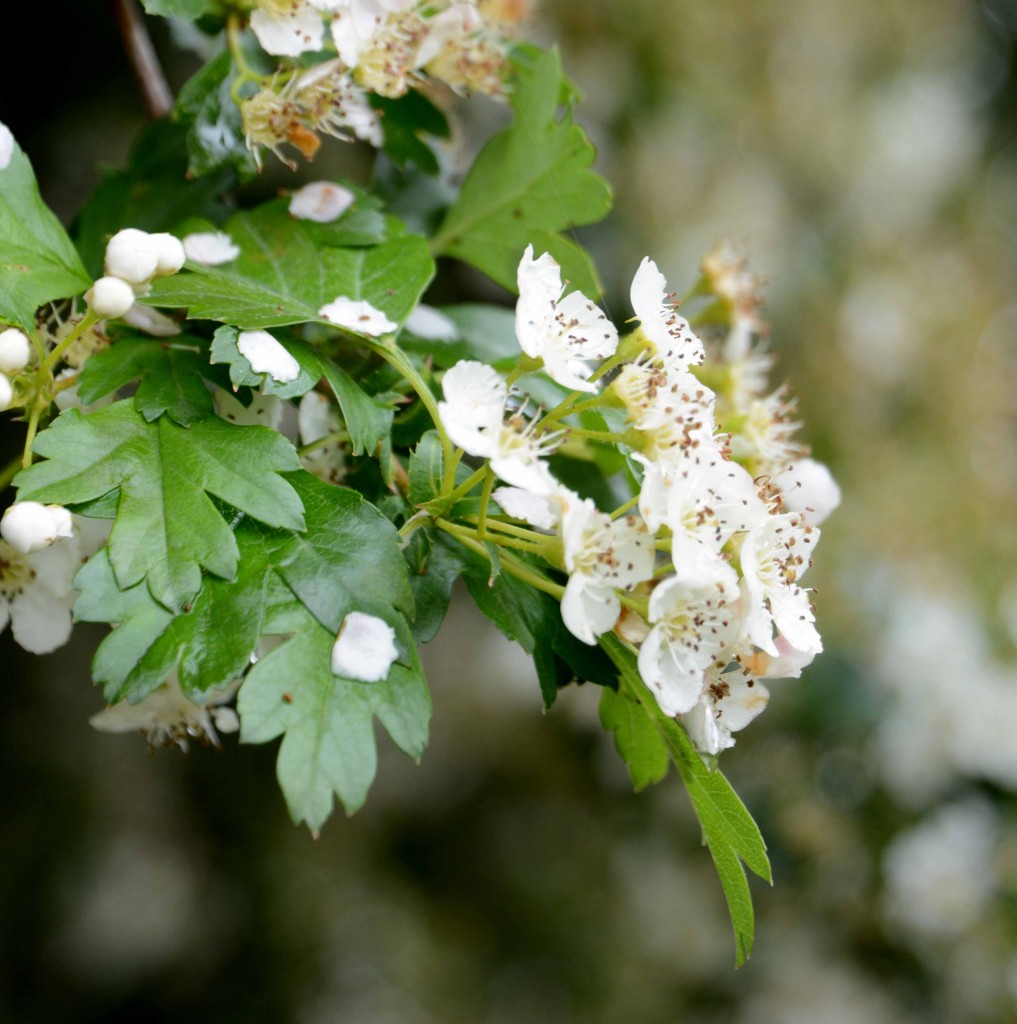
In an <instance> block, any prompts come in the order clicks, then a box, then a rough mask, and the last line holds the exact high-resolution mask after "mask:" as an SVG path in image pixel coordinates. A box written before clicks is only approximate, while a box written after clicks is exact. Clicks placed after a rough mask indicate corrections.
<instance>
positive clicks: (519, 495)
mask: <svg viewBox="0 0 1017 1024" xmlns="http://www.w3.org/2000/svg"><path fill="white" fill-rule="evenodd" d="M494 500H495V501H496V502H498V504H499V505H500V506H501V507H502V508H503V509H504V510H505V512H506V513H507V514H508V515H510V516H512V518H513V519H521V520H522V521H523V522H524V523H529V524H530V525H531V526H536V527H537V529H538V530H551V529H554V527H555V526H556V525H557V523H558V511H557V509H556V508H555V503H554V502H552V501H550V500H548V499H547V498H546V497H544V496H543V495H540V494H531V493H530V492H529V491H524V490H523V489H522V488H521V487H498V488H496V489H495V492H494Z"/></svg>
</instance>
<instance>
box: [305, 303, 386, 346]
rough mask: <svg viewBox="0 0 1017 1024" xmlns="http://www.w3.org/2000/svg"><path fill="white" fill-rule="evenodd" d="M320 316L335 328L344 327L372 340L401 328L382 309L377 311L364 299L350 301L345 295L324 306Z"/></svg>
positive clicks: (319, 313)
mask: <svg viewBox="0 0 1017 1024" xmlns="http://www.w3.org/2000/svg"><path fill="white" fill-rule="evenodd" d="M318 316H319V317H321V319H322V320H324V321H325V322H326V323H329V324H332V325H333V326H335V327H342V328H344V329H345V330H347V331H353V332H354V333H356V334H366V335H369V336H370V337H372V338H375V337H377V336H378V335H379V334H389V333H391V332H392V331H394V330H396V329H397V328H398V327H399V325H398V324H395V323H393V322H392V321H391V320H389V318H388V317H387V316H385V314H384V313H383V312H382V311H381V310H380V309H376V308H375V307H374V306H372V305H371V304H370V303H369V302H367V301H365V300H364V299H349V298H347V297H346V296H345V295H340V296H338V298H336V299H334V300H333V301H332V302H330V303H328V304H327V305H325V306H322V307H321V309H319V310H318Z"/></svg>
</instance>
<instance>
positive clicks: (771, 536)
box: [439, 248, 839, 754]
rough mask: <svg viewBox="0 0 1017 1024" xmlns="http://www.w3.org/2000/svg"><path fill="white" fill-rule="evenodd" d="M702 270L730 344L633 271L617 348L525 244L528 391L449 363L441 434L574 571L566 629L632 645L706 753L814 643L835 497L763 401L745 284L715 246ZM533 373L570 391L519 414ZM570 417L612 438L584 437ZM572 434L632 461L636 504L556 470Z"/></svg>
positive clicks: (721, 743) (797, 666)
mask: <svg viewBox="0 0 1017 1024" xmlns="http://www.w3.org/2000/svg"><path fill="white" fill-rule="evenodd" d="M704 272H705V275H704V276H705V279H706V280H705V285H704V286H703V289H702V290H703V291H706V292H707V293H708V294H710V295H711V296H712V297H713V299H714V305H713V306H712V307H708V310H709V317H708V318H704V322H709V320H712V321H713V322H716V319H717V309H718V308H719V309H720V310H721V312H722V313H724V314H725V316H724V318H723V319H722V320H721V323H722V324H723V326H725V327H726V328H727V331H726V334H725V335H724V336H723V337H719V338H713V337H711V338H709V339H708V343H705V344H704V341H703V339H702V338H701V337H700V336H699V334H697V333H696V331H695V330H694V329H693V326H692V325H691V324H690V322H689V321H688V320H687V319H685V317H683V316H682V315H681V314H679V312H678V309H677V306H676V304H675V303H674V301H673V299H672V296H671V295H670V294H669V293H668V290H667V285H666V282H665V280H664V277H663V275H662V274H661V273H660V271H659V270H658V269H657V267H656V265H655V264H654V263H653V262H652V261H651V260H649V259H645V260H643V262H642V264H641V265H640V267H639V269H638V270H637V272H636V274H635V277H634V279H633V281H632V287H631V295H630V297H631V302H632V307H633V310H634V311H635V317H636V319H637V320H638V321H639V326H638V328H636V329H635V330H634V331H633V332H632V333H631V334H630V335H629V336H628V337H626V338H624V339H622V340H621V342H619V338H618V335H617V332H616V331H615V329H614V327H613V326H612V325H611V323H610V322H609V321H608V320H607V318H606V316H605V315H604V314H603V312H601V311H600V310H599V309H598V308H597V306H596V305H595V304H594V303H593V302H591V301H590V300H589V299H588V298H587V297H586V296H584V295H582V294H581V293H580V292H578V291H571V292H568V293H567V294H564V289H563V285H562V281H561V277H560V272H559V268H558V266H557V264H556V263H555V261H554V260H553V259H552V258H551V256H549V255H547V254H544V255H542V256H540V257H539V258H538V259H534V254H533V251H532V248H531V249H528V250H527V252H526V253H525V254H524V256H523V259H522V262H521V263H520V265H519V276H518V279H519V301H518V304H517V306H516V333H517V337H518V341H519V344H520V347H521V349H522V351H523V353H524V354H525V357H524V360H523V361H522V362H521V364H520V369H521V372H520V373H518V374H516V375H514V376H515V378H516V379H520V378H521V379H520V383H519V384H518V385H517V386H516V388H510V386H509V383H508V382H507V381H506V380H504V379H503V378H502V377H501V375H500V374H498V373H497V372H495V371H494V370H493V369H492V368H491V367H489V366H486V365H484V364H482V363H477V362H472V361H463V362H460V363H458V364H456V365H455V366H453V367H452V368H451V369H449V370H448V371H447V373H446V374H445V378H444V382H443V389H444V393H445V400H444V402H442V403H441V405H440V406H439V411H440V415H441V418H442V422H443V424H444V426H445V429H446V431H447V433H448V436H449V438H450V439H451V441H452V442H453V443H454V444H456V445H458V446H459V447H460V448H462V449H463V451H464V452H467V453H468V454H470V455H474V456H478V457H480V458H483V459H486V460H488V463H489V465H490V469H491V471H493V473H494V474H495V475H496V476H497V477H499V478H500V479H501V480H503V481H504V482H505V483H507V484H510V485H511V487H507V488H499V489H498V490H497V491H495V492H494V497H495V500H496V501H498V502H499V503H500V508H501V510H502V511H503V512H504V513H505V518H506V519H515V520H516V521H522V522H526V523H529V524H530V525H532V526H535V527H537V528H538V529H539V530H540V531H542V532H543V533H547V531H550V530H552V529H553V530H554V531H555V532H554V534H553V535H551V536H549V537H547V538H546V542H544V543H543V544H541V543H540V542H539V541H534V550H538V548H539V552H540V554H541V555H542V556H543V557H544V559H545V560H546V561H548V562H549V563H550V564H551V565H552V566H554V567H555V568H556V569H558V570H560V571H562V572H564V573H566V574H567V576H568V581H567V584H566V586H565V587H564V590H563V591H562V594H561V612H562V619H563V621H564V623H565V625H566V627H567V628H568V629H569V631H570V632H571V633H573V634H574V635H575V636H576V637H577V638H578V639H579V640H581V641H583V642H584V643H587V644H595V643H596V642H597V637H598V636H601V635H603V634H605V633H608V632H610V631H614V632H615V633H617V634H618V635H619V636H620V637H622V638H623V639H624V640H626V641H627V642H628V643H630V644H631V645H632V646H633V647H634V648H637V649H638V666H639V671H640V674H641V676H642V678H643V681H644V682H645V684H646V686H647V687H648V688H649V690H650V692H651V693H652V694H653V696H654V697H655V698H656V701H657V703H658V704H659V706H660V708H661V710H662V711H663V712H664V713H665V714H667V715H669V716H681V718H682V720H683V721H684V724H685V726H686V728H687V730H688V732H689V734H690V736H691V737H692V739H693V742H694V743H695V744H696V746H697V747H698V748H699V749H700V750H701V751H703V752H704V753H708V754H716V753H718V752H719V751H720V750H722V749H724V748H726V747H729V746H731V745H732V744H733V743H734V740H733V738H732V733H733V732H735V731H737V730H738V729H740V728H742V727H743V726H744V725H746V724H747V723H748V722H749V721H751V720H752V719H753V718H754V717H755V716H756V715H757V714H759V712H760V711H762V710H763V708H764V707H765V706H766V702H767V698H768V693H767V690H766V687H765V686H764V685H763V684H762V683H761V682H760V680H762V679H770V678H775V677H781V676H797V675H799V674H800V672H801V670H802V668H803V667H804V666H806V665H807V664H808V663H809V662H810V661H811V660H812V659H813V657H814V656H815V655H816V654H817V653H818V652H819V651H820V650H821V649H822V644H821V641H820V638H819V634H818V632H817V631H816V628H815V619H814V615H813V610H812V605H811V602H810V597H809V591H808V589H807V588H806V587H804V586H803V585H802V577H803V576H804V575H805V572H806V571H807V569H808V568H809V565H810V564H811V558H812V551H813V549H814V548H815V546H816V543H817V541H818V539H819V530H818V528H817V527H818V524H819V522H820V521H821V520H822V519H823V518H824V517H825V516H826V515H827V514H828V513H829V512H830V511H832V510H833V508H834V507H836V504H837V502H838V501H839V493H838V491H837V488H836V484H835V483H834V482H833V479H832V477H831V476H830V474H829V471H828V470H827V469H826V467H824V466H822V464H820V463H818V462H815V461H814V460H811V459H808V458H806V457H805V454H806V451H805V449H804V448H803V447H802V446H801V445H799V444H798V443H797V442H796V441H795V440H794V438H793V433H794V430H795V428H796V426H797V424H796V423H794V422H793V421H792V420H791V418H790V416H789V414H788V413H789V409H790V408H791V403H790V401H789V399H788V398H787V396H786V392H785V390H784V389H779V390H777V391H775V392H773V393H769V394H768V393H766V390H765V389H766V386H767V382H766V378H767V373H766V371H767V370H768V369H769V361H770V359H769V356H767V355H766V354H765V352H762V351H761V350H760V349H759V348H758V347H756V346H755V345H754V344H753V337H754V335H756V334H757V333H759V332H760V330H761V327H762V325H761V322H760V321H759V320H758V313H757V311H758V305H759V303H758V298H757V297H756V294H755V281H754V279H752V278H750V277H749V276H748V275H747V274H746V273H745V272H744V265H743V263H742V262H741V261H740V260H737V259H734V258H733V257H731V256H730V255H729V254H727V253H726V251H725V252H723V253H714V254H711V256H710V257H709V258H708V259H707V261H706V262H705V264H704ZM725 320H726V323H725V322H724V321H725ZM704 333H705V332H704ZM540 368H542V369H543V370H544V372H546V374H547V375H548V376H549V377H550V378H551V380H552V381H554V382H555V383H556V384H558V385H560V386H561V388H563V389H567V390H568V391H569V392H570V394H569V395H567V396H566V397H565V398H564V399H563V401H562V403H561V404H560V405H559V406H558V407H557V408H556V409H553V410H552V411H551V412H549V413H548V414H546V415H544V416H541V415H540V414H539V412H537V413H534V414H533V415H530V416H528V415H527V414H526V410H527V408H528V407H529V403H528V402H527V400H526V399H525V398H522V397H519V395H520V392H522V391H525V380H526V378H525V376H523V374H525V373H526V372H532V371H534V370H535V369H540ZM603 381H607V382H608V383H607V385H606V387H604V388H603V389H602V388H601V384H602V382H603ZM707 381H709V382H710V383H711V384H713V385H714V386H712V387H711V386H708V384H707ZM591 395H592V396H593V397H586V396H591ZM580 411H582V412H583V413H585V414H586V415H589V413H591V412H594V411H595V412H596V413H599V415H600V417H601V419H602V421H603V423H604V425H606V426H610V425H612V424H613V425H614V426H615V427H616V428H617V429H614V430H611V429H608V430H589V429H584V427H583V423H584V421H583V420H582V419H579V418H578V416H577V415H576V414H577V413H579V412H580ZM622 413H623V415H622ZM577 441H578V442H580V443H585V444H589V445H597V444H611V445H615V446H617V447H618V448H619V449H620V450H621V451H622V452H623V453H625V454H626V455H627V457H628V465H629V467H630V471H631V479H632V482H633V484H634V486H633V487H632V488H631V492H630V493H631V499H630V500H629V501H628V502H626V503H624V504H623V505H622V506H621V507H620V508H619V509H618V510H616V511H615V512H614V513H613V514H608V513H607V512H604V511H601V510H599V509H598V508H597V507H596V506H595V505H594V503H593V501H592V500H591V499H590V498H588V497H586V498H583V497H581V496H580V495H578V494H576V493H574V492H573V491H571V490H569V489H568V488H566V487H565V486H563V485H562V484H561V483H560V482H559V481H558V480H557V479H556V478H555V476H554V473H553V468H552V465H551V464H550V463H549V461H548V456H549V455H550V454H551V453H552V452H553V451H554V450H555V448H556V446H558V445H561V444H572V443H574V442H577ZM636 510H638V515H636V514H635V511H636ZM495 528H497V527H495Z"/></svg>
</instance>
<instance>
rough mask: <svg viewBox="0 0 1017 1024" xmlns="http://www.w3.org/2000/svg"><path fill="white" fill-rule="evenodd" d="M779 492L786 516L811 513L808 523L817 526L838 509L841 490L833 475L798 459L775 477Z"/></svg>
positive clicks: (808, 460)
mask: <svg viewBox="0 0 1017 1024" xmlns="http://www.w3.org/2000/svg"><path fill="white" fill-rule="evenodd" d="M773 482H774V483H775V484H776V485H777V486H778V487H779V488H780V490H781V493H782V495H783V498H784V508H786V509H787V510H788V511H789V512H804V511H806V510H808V511H809V512H810V515H809V517H808V518H809V521H810V522H812V523H815V524H816V525H817V526H818V525H819V524H820V523H821V522H823V520H824V519H826V517H827V516H829V515H830V513H831V512H833V511H834V510H835V509H836V508H837V506H838V505H840V487H839V486H838V485H837V481H836V480H834V478H833V474H832V473H831V472H830V470H829V469H828V468H827V467H826V466H825V465H823V463H822V462H817V461H816V460H815V459H799V460H798V461H797V462H793V463H792V464H791V465H790V466H788V467H787V469H785V470H783V472H781V473H778V474H777V476H775V477H774V480H773Z"/></svg>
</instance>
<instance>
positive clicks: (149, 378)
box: [78, 335, 215, 427]
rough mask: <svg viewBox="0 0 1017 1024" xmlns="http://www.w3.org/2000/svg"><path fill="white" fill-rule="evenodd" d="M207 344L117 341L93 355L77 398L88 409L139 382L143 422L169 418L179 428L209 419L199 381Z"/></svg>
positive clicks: (137, 397) (211, 408)
mask: <svg viewBox="0 0 1017 1024" xmlns="http://www.w3.org/2000/svg"><path fill="white" fill-rule="evenodd" d="M207 345H208V342H206V341H203V340H202V339H201V338H190V337H188V336H187V335H181V336H179V337H174V338H173V340H172V342H169V341H159V340H155V339H152V338H135V337H127V338H121V339H120V340H119V341H117V342H115V343H114V344H113V345H111V346H110V347H109V348H107V349H106V350H105V351H103V352H99V353H97V354H96V355H94V356H92V357H91V358H90V359H89V360H88V362H87V363H85V368H84V370H83V371H82V373H81V378H80V382H79V384H78V395H79V397H80V398H81V400H82V402H84V403H85V404H86V405H89V404H91V403H92V402H95V401H96V400H97V399H100V398H102V397H103V396H105V395H108V394H109V393H110V392H112V391H116V390H117V389H118V388H122V387H123V386H124V385H125V384H128V383H130V381H132V380H134V379H136V378H141V383H140V384H139V385H138V390H137V391H136V392H135V395H134V406H135V408H136V409H137V410H138V412H140V413H141V415H142V416H144V417H145V419H146V420H149V421H151V420H156V419H158V418H159V417H160V416H162V415H163V414H166V415H168V416H169V417H170V418H171V419H173V420H175V421H176V422H177V423H179V424H180V425H181V426H183V427H189V426H191V424H193V423H197V422H198V420H203V419H205V417H206V416H211V415H212V413H213V412H214V411H215V410H214V406H213V403H212V396H211V395H210V394H209V392H208V388H206V387H205V385H204V382H203V377H204V376H205V375H206V374H207V373H208V359H207V356H205V355H204V354H202V353H203V352H204V351H205V350H206V349H207Z"/></svg>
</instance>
